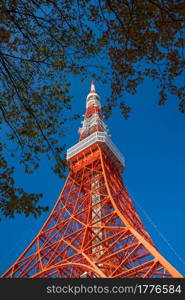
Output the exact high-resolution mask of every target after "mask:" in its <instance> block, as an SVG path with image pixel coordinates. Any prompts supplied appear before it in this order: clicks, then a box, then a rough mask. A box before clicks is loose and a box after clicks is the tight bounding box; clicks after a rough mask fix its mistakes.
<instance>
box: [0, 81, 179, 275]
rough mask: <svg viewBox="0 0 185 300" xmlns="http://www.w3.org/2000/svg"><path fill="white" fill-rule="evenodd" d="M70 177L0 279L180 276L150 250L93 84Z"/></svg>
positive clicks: (73, 149)
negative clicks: (46, 214) (28, 242)
mask: <svg viewBox="0 0 185 300" xmlns="http://www.w3.org/2000/svg"><path fill="white" fill-rule="evenodd" d="M79 134H80V139H79V142H78V143H77V144H76V145H74V146H73V147H71V148H70V149H68V150H67V161H68V164H69V168H70V172H69V175H68V177H67V180H66V182H65V184H64V187H63V190H62V192H61V194H60V195H59V198H58V200H57V202H56V204H55V206H54V208H53V210H52V212H51V214H50V216H49V217H48V219H47V221H46V222H45V224H44V225H43V227H42V228H41V230H40V232H39V233H38V234H37V236H36V237H35V238H34V240H33V241H32V242H31V244H30V245H29V246H28V247H27V248H26V249H25V251H24V252H23V253H22V255H21V256H20V257H19V258H18V259H17V260H16V261H15V263H14V264H13V265H12V266H11V267H10V268H9V269H8V270H7V271H6V272H5V273H4V274H3V276H2V277H4V278H22V277H25V278H48V277H49V278H55V277H58V278H136V277H140V278H171V277H176V278H180V277H183V276H182V275H181V274H180V273H179V272H178V271H177V270H176V269H175V268H174V267H173V266H172V265H171V264H170V263H169V262H168V261H167V260H166V259H165V258H164V257H163V256H162V255H161V254H160V253H159V251H158V250H157V248H156V246H155V245H154V243H153V241H152V239H151V237H150V235H149V234H148V232H147V230H146V229H145V227H144V226H143V224H142V221H141V219H140V217H139V215H138V214H137V212H136V210H135V208H134V204H133V202H132V200H131V198H130V197H129V194H128V192H127V190H126V188H125V185H124V183H123V180H122V178H121V175H120V174H121V173H122V172H123V170H124V157H123V155H122V154H121V153H120V151H119V150H118V149H117V147H116V146H115V145H114V144H113V142H112V141H111V138H110V136H109V135H108V129H107V126H106V125H105V123H104V121H103V116H102V113H101V104H100V97H99V95H98V94H97V93H96V91H95V86H94V82H92V84H91V90H90V93H89V94H88V95H87V99H86V112H85V115H84V121H83V122H82V127H81V128H80V129H79Z"/></svg>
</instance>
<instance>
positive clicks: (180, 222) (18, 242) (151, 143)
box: [0, 78, 185, 275]
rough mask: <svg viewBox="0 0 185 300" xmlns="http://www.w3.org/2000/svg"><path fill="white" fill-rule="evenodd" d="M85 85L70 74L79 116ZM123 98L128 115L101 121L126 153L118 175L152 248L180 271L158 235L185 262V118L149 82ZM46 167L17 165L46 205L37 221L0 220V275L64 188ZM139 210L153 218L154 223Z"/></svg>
mask: <svg viewBox="0 0 185 300" xmlns="http://www.w3.org/2000/svg"><path fill="white" fill-rule="evenodd" d="M90 83H91V78H89V79H88V80H86V81H85V82H83V83H82V82H80V80H77V79H76V78H75V79H74V78H72V80H71V94H72V95H73V96H74V99H73V111H72V112H73V113H79V114H80V115H81V116H82V115H83V114H84V112H85V100H86V96H87V93H89V89H90ZM95 85H96V90H97V92H98V93H99V95H100V96H101V99H102V103H105V99H106V97H107V96H108V94H109V88H108V86H106V85H102V84H100V83H99V82H95ZM123 98H124V100H125V101H126V102H127V103H128V104H129V105H130V106H132V108H133V109H132V112H131V114H130V118H129V119H128V120H124V119H123V118H122V117H121V115H120V114H119V112H118V110H117V109H115V110H114V113H113V116H112V117H111V118H110V119H109V120H108V121H106V123H107V124H108V126H109V129H110V132H109V133H110V134H111V135H112V140H113V142H114V143H115V144H116V145H117V147H118V148H119V149H120V151H121V152H122V153H123V155H124V156H125V160H126V168H125V172H124V174H123V179H124V181H125V184H126V186H127V189H128V191H129V193H130V196H131V198H132V199H133V200H134V203H135V207H136V209H137V211H138V213H139V215H140V217H141V218H142V220H143V222H144V224H145V226H146V228H147V230H148V232H149V233H150V235H151V236H152V238H153V240H154V242H155V244H156V246H157V248H158V249H159V251H160V252H161V253H162V254H163V256H164V257H165V258H166V259H167V260H169V262H170V263H171V264H173V265H174V266H175V267H176V268H177V269H178V270H179V271H180V272H181V273H182V274H183V275H185V265H183V263H182V262H181V261H179V259H178V258H177V257H176V255H175V254H174V252H173V251H172V250H171V248H170V247H169V245H168V244H166V242H164V240H163V239H162V238H161V236H160V234H162V235H163V236H164V237H165V239H167V240H168V242H169V243H170V244H171V246H172V247H173V248H174V250H175V251H176V252H177V253H178V255H180V257H182V260H183V261H185V250H184V249H185V235H184V229H185V116H184V115H183V114H181V113H179V112H178V109H177V106H178V103H177V100H176V99H175V98H171V99H170V100H169V102H168V103H167V104H166V105H165V106H162V107H159V106H158V105H157V93H156V89H155V87H154V86H153V85H152V84H151V82H149V81H147V82H146V83H144V84H143V85H142V86H141V87H140V89H139V91H138V93H137V95H135V96H128V95H125V96H124V97H123ZM82 119H83V117H81V119H80V120H77V121H75V122H74V123H73V125H72V126H70V128H69V129H68V137H67V138H66V139H65V143H66V144H67V147H71V146H72V145H74V144H75V143H77V141H78V133H77V130H78V128H79V127H80V125H81V124H80V121H81V120H82ZM49 166H50V163H49V162H48V161H45V160H42V166H41V168H40V169H39V170H38V171H36V173H34V174H33V175H25V174H24V172H23V170H22V168H21V167H19V166H18V165H17V169H16V182H17V185H21V186H23V187H24V188H25V190H26V191H28V192H34V193H40V192H42V193H43V194H44V197H43V199H42V201H41V204H44V205H49V207H50V210H49V212H48V213H45V214H43V215H42V216H41V217H39V218H38V219H34V218H33V217H29V218H25V217H23V216H19V215H18V216H17V217H16V218H15V219H13V220H11V219H4V220H3V221H2V222H1V223H0V230H1V247H0V274H2V273H3V272H4V271H5V270H6V269H7V268H8V267H9V266H10V265H11V264H12V263H13V262H14V261H15V259H16V258H17V257H18V256H19V255H20V254H21V253H22V251H23V250H24V249H25V247H26V246H27V245H28V244H29V243H30V242H31V241H32V239H33V238H34V237H35V235H36V234H37V233H38V231H39V229H40V228H41V226H42V225H43V223H44V221H45V220H46V218H47V217H48V215H49V213H50V211H51V209H52V207H53V205H54V204H55V202H56V200H57V198H58V195H59V193H60V191H61V189H62V187H63V184H64V180H61V179H59V178H58V177H56V176H55V175H54V174H53V173H52V172H51V171H50V167H49ZM138 205H139V206H140V207H141V208H142V211H141V210H140V208H139V207H138ZM143 211H144V212H145V213H146V214H147V215H148V216H149V217H150V218H151V219H152V222H153V223H154V226H153V225H152V224H151V222H149V221H148V219H147V218H146V215H145V213H143ZM156 227H157V230H159V232H160V234H159V232H158V231H156Z"/></svg>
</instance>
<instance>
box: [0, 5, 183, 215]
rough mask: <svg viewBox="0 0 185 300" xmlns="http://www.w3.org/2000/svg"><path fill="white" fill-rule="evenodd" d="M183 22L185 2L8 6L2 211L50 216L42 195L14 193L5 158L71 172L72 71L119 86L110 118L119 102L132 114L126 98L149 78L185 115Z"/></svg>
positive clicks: (0, 111) (1, 121) (1, 59)
mask: <svg viewBox="0 0 185 300" xmlns="http://www.w3.org/2000/svg"><path fill="white" fill-rule="evenodd" d="M184 21H185V4H184V1H180V0H176V1H173V0H166V1H165V0H163V1H162V0H147V1H140V0H126V1H119V0H95V1H91V0H68V1H64V0H37V1H36V0H29V1H28V0H24V1H23V0H1V3H0V79H1V81H0V82H1V85H0V126H1V128H0V130H1V132H2V134H1V141H0V169H1V170H2V172H0V210H1V212H2V214H3V215H5V216H9V217H12V216H14V214H15V213H24V214H25V215H29V214H30V213H32V214H34V215H35V216H37V215H38V214H40V213H41V211H42V210H45V208H43V207H40V206H38V205H37V203H38V201H39V198H40V195H35V194H26V193H25V192H24V191H23V190H22V189H18V188H16V187H15V183H14V181H13V168H12V166H8V165H7V162H6V164H5V161H6V159H5V156H6V155H5V152H7V151H8V153H9V154H10V155H11V156H13V157H14V156H16V159H19V162H20V163H21V164H22V165H23V166H24V168H25V172H27V173H31V172H32V171H33V170H35V169H37V168H38V167H39V165H40V159H41V156H42V155H46V156H47V157H48V159H50V158H55V163H54V166H53V171H54V172H55V173H57V174H58V175H59V176H61V177H63V176H64V172H65V169H66V162H65V157H64V152H63V150H64V148H65V147H64V143H63V140H62V138H63V137H64V136H65V131H66V128H65V127H64V124H69V123H68V122H70V121H71V120H72V119H75V118H76V117H77V116H73V117H71V116H70V109H71V104H70V102H71V96H70V82H69V81H70V79H69V78H70V76H71V75H72V76H78V77H79V78H81V80H82V81H83V80H84V79H86V78H87V77H91V76H92V77H95V78H96V80H102V82H103V83H105V82H107V83H110V84H111V93H110V96H109V98H108V99H107V102H106V105H105V106H104V108H103V110H104V114H105V116H106V117H109V116H110V114H111V112H112V108H113V107H115V106H119V107H120V111H121V113H122V115H123V117H125V118H127V117H128V115H129V112H130V109H131V108H130V107H129V106H128V104H127V103H126V102H125V101H122V99H124V98H126V94H127V93H130V94H135V93H136V91H137V88H138V86H139V85H140V84H141V83H142V82H143V81H144V80H145V79H146V78H150V79H152V80H153V81H155V82H156V84H157V86H158V90H159V99H158V100H157V99H156V102H157V101H158V103H159V104H160V105H162V104H164V103H165V102H166V101H167V99H168V97H169V95H170V94H171V95H174V96H175V97H176V98H177V99H178V100H179V101H178V105H179V110H180V112H182V113H184V112H185V87H184V81H183V80H179V78H183V72H184V65H185V57H184V55H185V54H184V42H185V35H184V29H185V22H184ZM179 82H181V83H182V84H181V85H180V84H179ZM124 96H125V97H124ZM69 116H70V117H69ZM8 140H9V141H10V142H9V141H8ZM6 141H7V142H6ZM10 145H12V147H11V148H10ZM5 165H6V166H5ZM26 203H27V204H28V205H27V208H25V207H26Z"/></svg>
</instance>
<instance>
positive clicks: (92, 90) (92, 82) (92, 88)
mask: <svg viewBox="0 0 185 300" xmlns="http://www.w3.org/2000/svg"><path fill="white" fill-rule="evenodd" d="M94 92H95V85H94V80H92V81H91V93H94Z"/></svg>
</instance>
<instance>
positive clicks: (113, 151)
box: [67, 131, 125, 173]
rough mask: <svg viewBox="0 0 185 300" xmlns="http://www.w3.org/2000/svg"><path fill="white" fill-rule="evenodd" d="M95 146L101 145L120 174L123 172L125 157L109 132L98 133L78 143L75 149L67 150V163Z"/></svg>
mask: <svg viewBox="0 0 185 300" xmlns="http://www.w3.org/2000/svg"><path fill="white" fill-rule="evenodd" d="M93 144H99V145H100V147H101V148H102V150H103V151H104V152H105V153H106V155H107V156H108V157H109V159H110V160H111V161H112V162H113V164H114V165H115V166H116V167H117V168H118V170H119V172H120V173H121V172H123V170H124V167H125V159H124V156H123V155H122V153H121V152H120V151H119V150H118V148H117V147H116V146H115V145H114V143H113V142H112V141H111V139H110V137H109V135H108V134H107V132H100V131H96V132H94V133H92V134H91V135H89V136H88V137H86V138H85V139H83V140H82V141H80V142H78V143H77V144H76V145H74V146H73V147H71V148H69V149H68V150H67V161H69V160H71V159H72V158H73V157H75V156H76V155H77V154H80V152H82V151H84V150H85V149H87V148H88V147H90V146H92V145H93Z"/></svg>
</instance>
